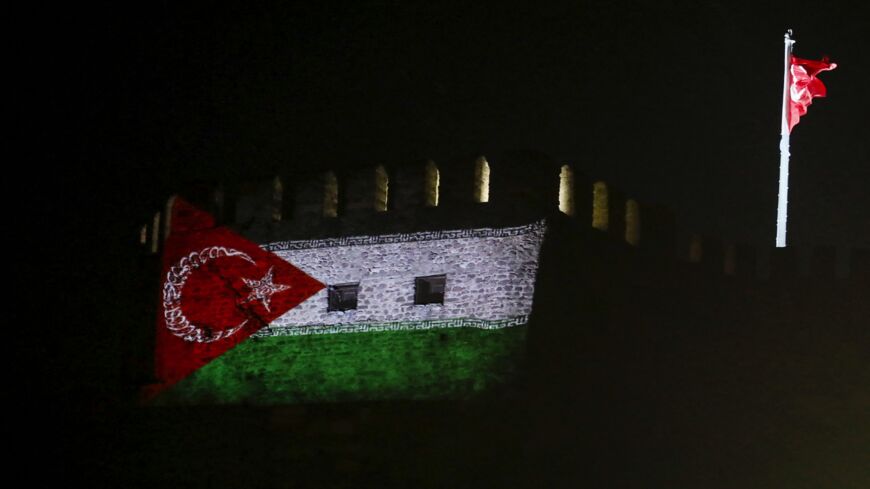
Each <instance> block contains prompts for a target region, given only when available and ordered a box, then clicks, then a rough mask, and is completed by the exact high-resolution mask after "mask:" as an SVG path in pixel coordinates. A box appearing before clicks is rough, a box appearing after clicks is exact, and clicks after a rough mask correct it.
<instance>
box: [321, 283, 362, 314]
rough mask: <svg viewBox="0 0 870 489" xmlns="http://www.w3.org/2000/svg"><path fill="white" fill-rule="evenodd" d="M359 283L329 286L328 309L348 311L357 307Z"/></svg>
mask: <svg viewBox="0 0 870 489" xmlns="http://www.w3.org/2000/svg"><path fill="white" fill-rule="evenodd" d="M358 291H359V284H358V283H357V284H342V285H330V286H329V306H328V307H327V311H348V310H350V309H356V295H357V292H358Z"/></svg>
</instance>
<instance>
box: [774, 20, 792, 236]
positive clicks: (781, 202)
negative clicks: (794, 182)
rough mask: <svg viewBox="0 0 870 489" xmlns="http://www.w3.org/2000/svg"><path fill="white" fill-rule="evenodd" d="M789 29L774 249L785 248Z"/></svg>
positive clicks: (784, 71)
mask: <svg viewBox="0 0 870 489" xmlns="http://www.w3.org/2000/svg"><path fill="white" fill-rule="evenodd" d="M791 35H792V32H791V29H789V30H788V31H786V33H785V39H784V42H785V63H784V67H783V75H782V125H781V126H780V131H781V132H780V140H779V199H778V201H777V205H776V247H777V248H785V223H786V218H787V215H788V157H789V151H788V146H789V145H788V143H789V141H788V139H789V129H788V95H789V94H788V91H789V85H790V83H789V82H790V81H791V80H790V79H789V67H790V66H791V47H792V45H793V44H794V43H795V41H794V39H792V38H791Z"/></svg>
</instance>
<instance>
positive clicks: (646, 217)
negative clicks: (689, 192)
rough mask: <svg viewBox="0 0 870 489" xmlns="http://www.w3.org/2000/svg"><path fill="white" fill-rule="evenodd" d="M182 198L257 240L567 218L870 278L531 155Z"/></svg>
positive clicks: (634, 236)
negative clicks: (708, 232) (732, 237)
mask: <svg viewBox="0 0 870 489" xmlns="http://www.w3.org/2000/svg"><path fill="white" fill-rule="evenodd" d="M179 194H180V195H183V196H184V197H185V198H186V199H187V200H189V201H191V202H193V203H195V204H196V205H198V206H200V207H202V208H203V209H205V210H207V211H209V212H211V213H212V214H213V215H215V216H216V217H217V219H218V222H220V223H222V224H224V225H227V226H230V227H231V228H233V229H234V230H236V231H237V232H239V233H241V234H242V235H244V236H246V237H248V238H249V239H252V240H254V241H256V242H259V243H266V242H274V241H284V240H302V239H322V238H335V237H344V236H358V235H379V234H393V233H411V232H420V231H433V230H443V229H458V228H459V229H461V228H481V227H504V226H517V225H522V224H527V223H529V222H533V221H536V220H540V219H542V218H548V217H551V218H553V217H557V218H559V219H566V220H568V221H569V222H570V223H571V226H570V228H571V229H572V230H573V232H577V233H587V234H590V235H595V236H598V237H601V238H604V239H606V240H607V241H608V242H610V243H611V244H612V245H613V246H617V247H622V248H625V249H626V250H629V251H630V252H631V253H635V254H639V255H643V256H646V257H648V258H649V259H653V260H670V261H679V262H686V263H689V264H691V265H692V266H694V267H696V268H697V269H698V270H699V271H701V273H706V274H709V275H716V276H722V277H726V278H727V279H753V280H754V279H759V280H768V279H782V280H795V279H831V280H835V279H836V280H847V279H849V280H868V277H870V250H868V249H864V248H853V249H850V248H844V247H833V246H819V247H804V246H790V247H788V248H780V249H777V248H773V247H772V246H770V247H767V246H755V245H751V244H745V243H737V242H734V241H729V240H727V239H722V238H719V237H715V236H702V235H699V234H698V233H695V232H693V231H692V230H691V229H686V228H684V227H682V226H680V225H679V224H678V223H677V222H676V221H675V218H674V213H673V212H672V211H671V210H670V209H667V208H665V207H663V206H660V205H656V204H651V203H647V202H643V201H639V200H637V199H635V198H633V197H632V196H631V195H629V194H627V193H625V192H623V191H621V190H620V189H619V188H617V187H615V186H613V185H611V184H610V183H609V182H606V181H604V180H601V179H595V178H591V177H589V176H588V175H585V174H583V173H582V172H580V171H579V170H578V169H577V168H576V167H575V166H574V165H571V164H570V163H563V162H557V161H555V160H553V159H552V158H550V157H549V156H547V155H545V154H542V153H537V152H531V151H523V152H516V151H515V152H507V153H504V154H500V155H496V156H494V157H489V156H472V157H465V158H455V159H452V160H447V161H443V162H441V161H439V162H436V161H433V160H420V161H417V162H415V163H412V164H408V163H406V162H405V163H402V164H401V165H399V164H396V165H375V166H370V167H364V168H355V169H349V170H327V171H324V172H320V173H313V172H309V173H303V174H300V173H289V172H278V174H276V175H272V176H268V177H263V178H258V179H254V180H251V181H247V182H236V183H225V182H208V183H197V184H191V185H188V186H186V188H184V189H182V190H181V191H180V192H179ZM172 198H173V197H169V198H168V202H171V199H172ZM167 207H168V204H167ZM165 216H167V213H166V211H165V210H161V211H157V212H155V213H154V214H153V217H152V219H150V222H148V223H146V224H144V225H142V226H141V228H140V236H139V238H140V243H141V245H142V246H143V249H144V250H146V252H148V253H158V252H159V250H160V244H161V242H162V240H164V239H165V237H166V233H167V230H168V229H169V226H168V223H167V222H166V219H165Z"/></svg>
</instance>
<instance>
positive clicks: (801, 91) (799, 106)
mask: <svg viewBox="0 0 870 489" xmlns="http://www.w3.org/2000/svg"><path fill="white" fill-rule="evenodd" d="M836 67H837V64H836V63H831V62H829V61H828V58H827V57H825V58H822V60H821V61H815V60H811V59H801V58H797V57H795V56H792V57H791V86H790V87H789V103H788V132H791V130H792V128H793V127H794V126H796V125H797V123H798V121H799V120H800V118H801V116H802V115H804V114H806V113H807V107H809V106H810V104H811V103H813V98H814V97H824V96H825V95H826V93H827V90H826V89H825V85H824V84H823V83H822V81H821V80H819V79H818V78H817V76H818V74H819V73H820V72H822V71H830V70H833V69H834V68H836Z"/></svg>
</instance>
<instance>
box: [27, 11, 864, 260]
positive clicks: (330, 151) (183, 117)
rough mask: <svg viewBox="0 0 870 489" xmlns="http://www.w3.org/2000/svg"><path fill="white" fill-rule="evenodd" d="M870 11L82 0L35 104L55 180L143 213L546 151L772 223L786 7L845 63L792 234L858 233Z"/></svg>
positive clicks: (40, 22) (56, 31)
mask: <svg viewBox="0 0 870 489" xmlns="http://www.w3.org/2000/svg"><path fill="white" fill-rule="evenodd" d="M867 14H870V11H868V8H867V7H866V6H865V4H864V3H862V2H857V1H856V2H826V3H825V4H824V5H822V4H819V3H815V2H780V3H768V2H742V3H741V2H736V3H735V2H715V1H702V2H673V1H664V2H649V3H643V2H627V3H620V2H605V1H601V2H598V1H584V2H570V3H569V5H568V6H561V7H556V6H549V5H544V4H543V3H541V4H531V5H516V4H502V5H499V6H488V5H465V6H456V5H452V6H447V5H443V4H441V3H440V2H355V3H354V4H353V5H351V6H345V7H338V6H329V5H324V4H320V3H318V4H312V5H308V4H299V3H291V2H286V3H284V2H282V3H281V4H280V5H272V6H268V7H237V8H235V9H232V8H217V7H214V6H210V5H198V6H191V5H185V6H179V5H175V3H173V2H165V3H162V4H161V3H150V4H147V5H142V6H141V7H138V8H132V7H129V6H124V7H119V6H115V5H111V4H103V5H86V6H84V7H80V8H79V7H77V8H76V9H71V10H69V11H48V10H46V11H44V12H40V13H39V14H38V15H36V16H34V17H32V18H30V19H26V20H25V21H24V22H25V25H26V28H27V30H28V36H27V37H26V38H25V40H24V42H25V43H26V45H27V48H28V50H29V51H30V52H31V54H30V55H29V56H27V59H26V60H25V63H26V70H25V72H26V73H36V74H38V75H39V76H37V77H36V78H35V79H34V80H33V82H32V84H31V85H30V87H29V88H30V89H35V90H34V92H35V96H34V97H32V98H30V99H28V100H27V102H28V103H29V104H31V110H30V111H29V112H28V116H30V117H34V116H35V117H36V122H38V123H39V127H40V129H38V130H40V131H44V130H45V129H42V128H43V127H46V126H47V128H48V129H49V130H50V132H49V133H48V134H51V138H50V141H51V143H49V144H41V145H39V147H37V148H34V149H35V154H36V155H38V156H40V157H42V159H43V160H49V161H54V162H56V163H57V164H59V165H61V168H62V169H61V170H60V172H59V173H55V174H54V176H56V177H61V178H62V185H61V188H62V189H63V190H64V191H66V192H73V193H76V194H79V195H82V193H84V194H85V195H87V198H86V199H85V200H84V202H83V203H84V204H86V205H87V204H91V205H94V204H96V205H97V206H99V207H103V206H110V207H111V208H112V209H113V212H115V213H117V214H118V215H119V218H121V216H123V218H122V219H124V220H129V228H128V229H131V230H134V231H135V229H136V228H137V226H138V224H140V222H139V221H141V220H143V216H147V215H149V214H150V213H151V210H152V209H154V208H156V207H155V206H156V205H157V204H159V201H160V200H162V199H163V198H164V197H165V196H166V195H167V194H169V193H171V192H173V191H174V190H176V189H177V188H178V186H179V185H180V183H181V182H184V181H189V180H201V179H210V178H214V179H228V178H232V179H236V178H245V177H250V176H263V175H269V174H270V173H272V172H273V171H274V170H275V169H277V168H301V167H312V166H315V167H317V166H322V167H332V166H354V165H371V164H375V163H383V162H386V163H390V164H394V165H395V164H402V162H407V161H413V160H414V159H415V158H420V157H426V158H432V159H434V160H435V161H436V162H437V161H439V160H444V159H446V158H451V157H456V156H458V155H465V154H474V153H481V154H487V152H491V153H492V152H496V151H503V150H511V149H533V150H538V151H543V152H545V153H548V154H550V155H551V156H553V157H554V158H556V159H558V160H561V161H565V162H569V163H572V164H574V165H576V166H577V167H578V168H580V169H581V170H585V171H586V172H587V173H589V174H590V175H591V176H593V177H595V178H604V179H607V180H608V181H611V182H613V184H615V185H617V186H618V187H621V188H622V189H624V190H625V191H626V192H628V193H629V194H630V195H633V196H636V197H638V198H640V199H643V200H646V201H656V202H660V203H662V204H665V205H668V206H670V207H672V208H674V210H675V211H676V212H677V216H678V220H679V221H680V222H681V223H682V224H684V225H685V226H687V227H690V228H693V229H695V230H697V231H700V232H703V233H706V234H712V235H720V236H723V237H725V238H727V239H732V240H738V241H745V242H750V243H757V244H768V243H772V241H773V236H774V233H775V215H776V195H777V179H778V165H779V155H778V141H779V127H780V122H779V118H780V111H781V92H782V34H783V32H784V31H785V29H786V28H792V29H794V30H795V38H796V39H797V44H796V45H795V54H796V55H798V56H801V57H806V58H814V59H818V58H820V57H821V56H822V55H825V54H827V55H829V56H831V58H832V59H833V60H834V61H836V62H837V63H839V65H840V67H839V68H838V69H837V70H835V71H833V72H828V73H824V74H823V80H824V83H825V84H826V85H827V87H828V91H829V94H830V96H829V98H828V99H826V100H822V99H816V101H815V103H814V104H813V105H812V106H811V108H810V112H809V114H808V115H807V116H806V117H805V118H803V119H802V121H801V123H800V125H799V126H798V127H797V128H796V129H795V131H794V133H793V137H792V173H791V195H790V197H791V207H790V209H789V210H790V221H789V223H790V229H789V230H790V235H789V237H790V239H791V242H792V243H801V244H818V243H826V244H843V245H862V246H867V245H868V244H870V226H867V225H866V223H867V222H870V197H868V192H866V191H865V187H866V185H867V183H868V182H870V165H868V164H867V162H868V161H870V158H868V155H867V148H866V134H865V133H867V124H866V122H864V121H865V114H866V113H867V109H868V107H870V104H868V97H870V96H868V91H867V83H866V80H868V79H870V62H868V58H867V56H866V55H864V54H863V51H864V50H865V47H864V44H863V37H864V32H863V30H862V27H863V19H866V18H867ZM46 123H47V124H46ZM530 171H533V169H530ZM49 178H50V177H49ZM72 182H75V185H71V183H72ZM83 190H86V192H82V191H83ZM78 204H80V203H79V202H76V203H75V207H73V208H75V209H79V208H81V207H80V206H79V205H78ZM82 218H84V219H89V217H88V216H87V215H85V216H82ZM103 222H105V221H103ZM120 229H121V228H119V230H120ZM129 235H133V236H134V235H135V232H130V234H129ZM134 238H135V236H134Z"/></svg>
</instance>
